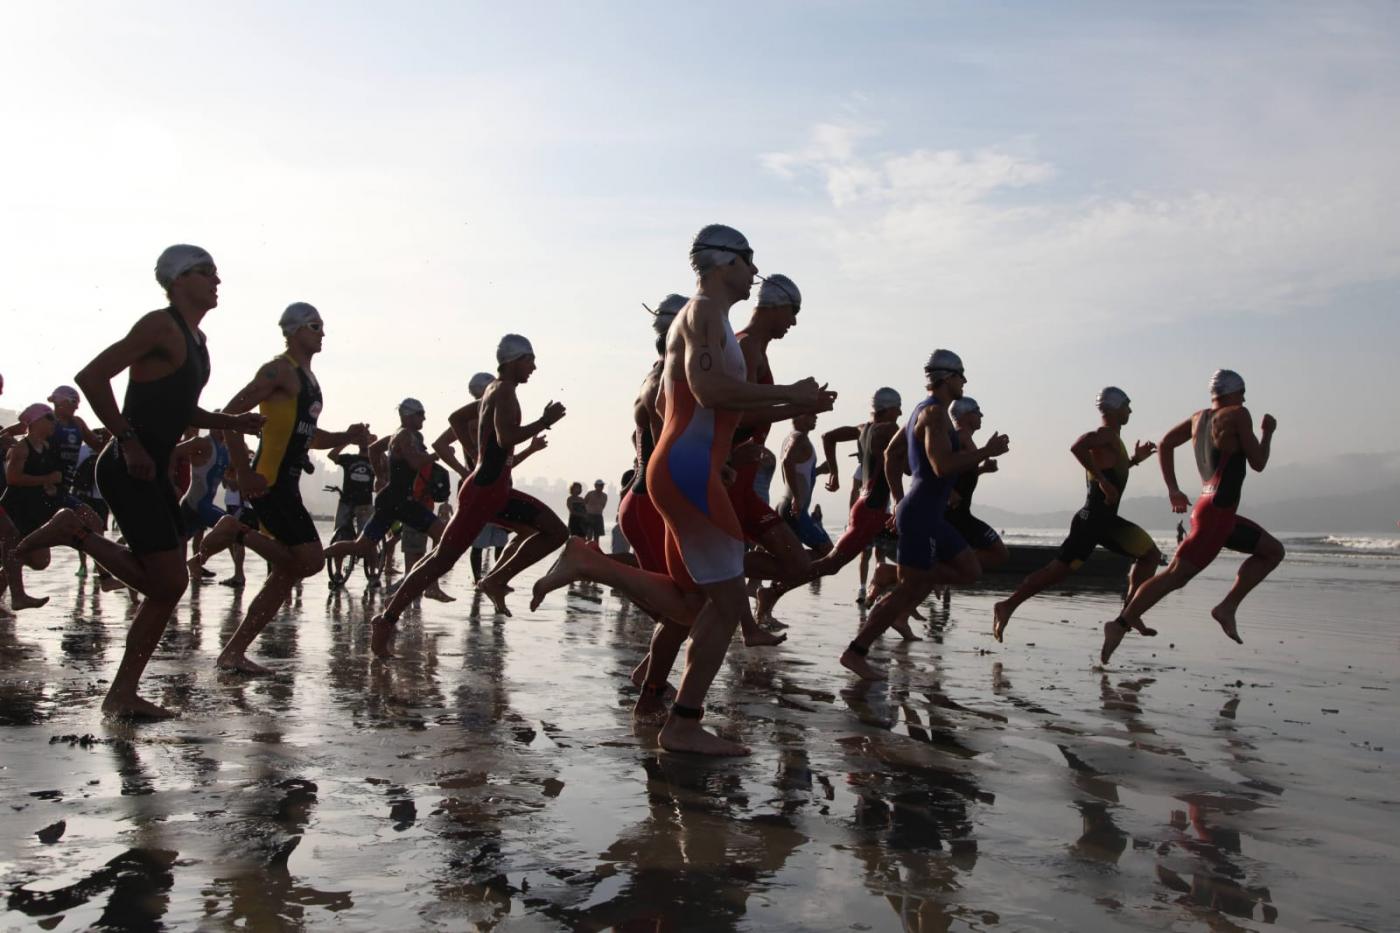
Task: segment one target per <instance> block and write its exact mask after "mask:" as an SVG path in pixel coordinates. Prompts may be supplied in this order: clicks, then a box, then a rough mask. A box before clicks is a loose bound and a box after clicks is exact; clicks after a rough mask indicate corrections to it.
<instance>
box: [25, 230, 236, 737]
mask: <svg viewBox="0 0 1400 933" xmlns="http://www.w3.org/2000/svg"><path fill="white" fill-rule="evenodd" d="M155 271H156V281H157V282H158V283H159V284H160V286H161V287H162V288H163V289H164V290H165V293H166V296H167V297H168V298H169V300H170V306H169V307H167V308H164V309H162V310H160V311H152V312H150V313H148V314H145V315H143V316H142V317H141V319H140V320H138V321H137V322H136V324H135V326H134V327H132V329H131V331H130V332H129V333H128V334H127V335H126V336H125V337H123V338H122V339H121V340H118V341H117V342H116V343H114V344H112V345H111V346H110V347H108V348H107V349H105V350H103V351H102V352H101V353H99V354H98V355H97V357H96V358H95V359H93V361H92V362H90V363H88V365H87V366H85V367H84V368H83V370H82V372H80V373H78V375H77V378H76V382H77V384H78V387H79V388H80V389H82V391H83V394H84V395H86V396H87V399H88V402H89V403H90V404H91V405H92V410H93V412H94V414H96V415H97V417H98V419H100V420H101V421H102V423H103V424H104V425H106V427H107V428H108V429H109V430H110V431H111V432H112V434H113V435H114V437H115V440H114V441H113V442H112V443H109V444H108V445H107V446H106V448H105V449H104V450H103V451H102V453H101V455H100V456H99V459H98V462H97V484H98V486H99V487H100V488H101V490H102V496H103V498H104V499H106V500H107V504H108V506H110V507H111V509H112V515H113V516H114V517H115V518H116V520H117V527H118V528H120V529H121V532H122V535H123V536H124V537H125V538H126V546H122V545H119V544H116V543H114V542H112V541H108V540H107V539H105V538H102V537H100V536H98V535H93V534H89V531H88V528H87V526H85V525H84V524H83V523H82V520H81V519H79V518H78V516H77V515H76V514H75V513H74V512H73V511H72V510H69V509H63V510H60V511H59V512H58V513H57V514H56V515H55V516H54V517H53V519H52V520H50V521H49V522H48V523H47V524H45V525H44V526H43V527H42V528H40V529H39V530H38V531H36V532H34V533H33V534H32V535H30V536H29V537H28V538H26V539H25V540H24V541H22V542H20V548H21V549H22V550H28V549H34V548H39V547H49V546H54V545H69V546H72V547H74V548H76V549H78V550H83V551H87V553H88V554H89V555H91V556H92V558H93V559H94V560H96V561H97V562H98V563H100V564H102V565H103V566H104V567H106V568H107V569H108V570H110V571H111V572H112V573H113V574H114V575H116V576H117V577H118V578H119V579H121V581H122V582H124V583H126V584H127V585H128V586H130V587H132V588H133V589H135V590H137V591H138V592H139V593H141V595H142V596H144V597H145V598H144V599H143V600H142V601H141V604H140V606H139V607H138V608H137V610H136V615H135V618H133V619H132V622H131V630H130V631H129V633H128V634H127V639H126V651H125V652H124V653H123V655H122V660H121V664H120V665H119V666H118V667H117V672H116V675H115V676H114V677H113V678H112V685H111V687H110V688H109V689H108V691H107V697H106V699H104V700H103V702H102V709H103V711H104V712H106V713H109V714H112V715H119V716H131V717H143V718H165V717H168V716H172V715H174V713H173V712H171V711H170V710H167V709H165V708H163V707H161V706H158V705H157V704H155V703H152V702H150V701H149V700H145V699H143V698H141V697H140V696H138V695H137V693H136V687H137V684H138V682H139V681H140V679H141V673H142V671H144V670H145V668H146V663H147V662H148V661H149V660H150V658H151V654H152V653H153V652H154V651H155V648H156V645H157V643H159V641H160V637H161V634H162V633H163V632H164V631H165V626H166V623H167V622H168V621H169V619H170V613H171V612H172V611H173V610H174V608H175V606H176V604H177V603H178V602H179V600H180V597H181V596H183V595H184V592H185V588H186V586H188V584H189V576H188V572H187V569H186V567H185V555H184V549H185V537H186V530H185V524H184V520H183V518H182V517H181V515H180V504H179V498H178V496H177V495H176V492H175V487H174V485H173V484H172V483H171V481H170V459H171V455H172V453H173V452H174V449H175V445H176V444H177V443H178V442H179V440H180V438H181V436H182V435H183V434H184V433H185V430H186V429H187V428H188V427H191V426H194V427H200V428H220V429H226V430H229V431H240V432H245V433H253V432H256V431H257V430H258V429H259V428H260V427H261V426H262V421H263V419H262V416H260V415H256V414H242V415H231V414H228V413H224V414H217V413H211V412H207V411H204V410H203V409H201V408H200V407H199V393H200V391H201V390H202V389H203V388H204V384H205V383H206V382H208V381H209V349H208V346H207V344H206V342H205V340H204V335H203V333H201V332H200V330H199V323H200V321H201V320H202V319H203V318H204V316H205V315H206V314H207V313H209V311H211V310H212V309H213V308H214V307H215V306H216V305H217V304H218V300H219V299H218V288H219V274H218V270H217V269H216V268H215V266H214V260H213V259H212V258H210V256H209V254H208V253H207V252H206V251H204V250H202V249H200V248H199V247H197V246H187V245H179V246H172V247H170V248H169V249H167V250H166V251H165V252H163V253H162V254H161V255H160V258H159V259H158V260H157V261H156V270H155ZM122 372H128V381H127V387H126V399H125V401H124V403H123V404H122V406H121V408H120V409H118V407H117V399H116V396H115V395H113V394H112V380H113V379H114V378H116V377H117V376H118V375H119V374H121V373H122Z"/></svg>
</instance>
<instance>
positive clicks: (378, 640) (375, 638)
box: [369, 616, 395, 660]
mask: <svg viewBox="0 0 1400 933" xmlns="http://www.w3.org/2000/svg"><path fill="white" fill-rule="evenodd" d="M394 627H395V623H393V622H390V621H389V620H388V619H386V618H384V617H383V616H375V617H374V618H373V619H372V620H370V628H369V631H370V635H369V650H370V651H373V652H374V656H375V657H376V658H385V659H386V660H387V659H389V658H393V657H394V656H395V655H394V652H393V645H394V635H395V632H394Z"/></svg>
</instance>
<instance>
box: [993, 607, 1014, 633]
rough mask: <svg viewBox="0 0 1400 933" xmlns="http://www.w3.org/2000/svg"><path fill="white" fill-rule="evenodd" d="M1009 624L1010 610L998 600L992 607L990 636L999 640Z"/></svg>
mask: <svg viewBox="0 0 1400 933" xmlns="http://www.w3.org/2000/svg"><path fill="white" fill-rule="evenodd" d="M1010 624H1011V610H1010V609H1008V608H1007V607H1006V603H1005V602H1004V601H1003V602H999V603H997V604H996V605H995V606H993V607H992V637H993V638H995V639H996V640H997V641H1001V637H1002V636H1003V635H1005V634H1006V627H1007V626H1008V625H1010Z"/></svg>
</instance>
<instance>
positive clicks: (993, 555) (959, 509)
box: [947, 395, 1011, 572]
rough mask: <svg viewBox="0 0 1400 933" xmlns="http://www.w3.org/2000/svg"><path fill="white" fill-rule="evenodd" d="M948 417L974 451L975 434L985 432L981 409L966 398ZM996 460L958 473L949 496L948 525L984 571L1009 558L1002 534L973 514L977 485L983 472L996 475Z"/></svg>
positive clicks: (963, 444)
mask: <svg viewBox="0 0 1400 933" xmlns="http://www.w3.org/2000/svg"><path fill="white" fill-rule="evenodd" d="M948 414H949V416H950V417H951V418H952V419H953V424H954V426H955V427H956V428H957V429H958V440H959V442H960V443H961V445H962V447H963V448H964V449H971V448H973V447H975V446H976V445H975V444H974V443H973V440H972V438H973V435H975V434H976V433H977V432H978V431H980V430H982V409H981V407H980V406H978V404H977V400H976V399H974V398H968V397H967V396H965V395H964V396H963V397H962V398H960V399H958V400H957V401H956V402H954V403H953V404H952V405H951V406H949V408H948ZM996 471H997V462H996V460H985V461H983V462H982V463H981V464H980V465H979V466H977V467H976V468H974V469H971V470H967V471H965V472H963V473H960V474H958V478H957V481H956V482H955V483H954V484H953V492H952V494H951V495H950V496H949V497H948V512H947V518H948V524H950V525H952V526H953V527H954V528H956V529H957V530H958V534H960V535H962V536H963V540H964V541H966V542H967V543H968V545H969V546H970V547H971V548H972V549H973V551H975V552H976V554H977V562H978V563H979V564H981V565H982V570H983V572H986V571H988V570H991V569H993V568H996V567H1000V566H1001V565H1002V564H1004V563H1006V561H1007V560H1008V559H1009V558H1010V556H1011V554H1010V552H1009V551H1007V549H1006V544H1005V542H1003V541H1002V540H1001V535H999V534H997V533H996V531H994V530H993V529H992V526H991V525H988V524H987V523H986V522H984V521H982V520H981V519H980V518H978V517H977V516H975V515H973V514H972V495H973V493H975V492H976V491H977V482H978V480H979V479H981V477H982V474H983V473H995V472H996Z"/></svg>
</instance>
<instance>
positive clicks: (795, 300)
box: [754, 275, 802, 311]
mask: <svg viewBox="0 0 1400 933" xmlns="http://www.w3.org/2000/svg"><path fill="white" fill-rule="evenodd" d="M783 305H792V310H794V311H800V310H801V309H802V293H801V292H800V291H798V290H797V285H796V283H794V282H793V281H792V279H790V278H788V277H787V276H785V275H770V276H768V277H767V278H766V279H764V280H763V284H762V285H761V286H759V289H758V301H757V302H756V303H755V304H754V307H755V308H778V307H782V306H783Z"/></svg>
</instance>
